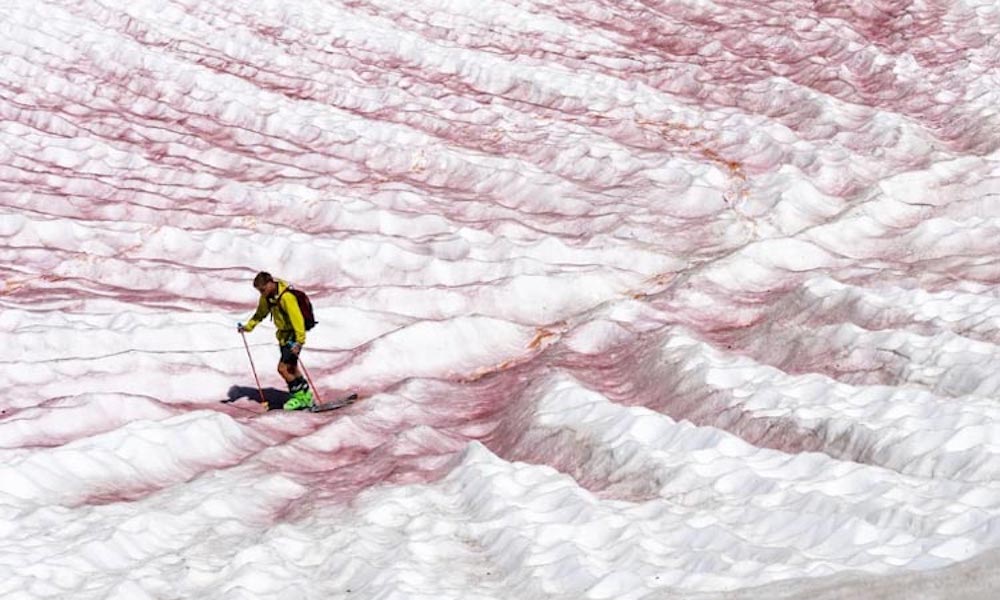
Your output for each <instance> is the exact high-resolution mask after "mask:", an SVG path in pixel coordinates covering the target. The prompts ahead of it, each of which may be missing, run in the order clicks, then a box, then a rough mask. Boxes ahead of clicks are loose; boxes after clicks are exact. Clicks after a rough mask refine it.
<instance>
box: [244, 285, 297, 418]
mask: <svg viewBox="0 0 1000 600" xmlns="http://www.w3.org/2000/svg"><path fill="white" fill-rule="evenodd" d="M253 287H254V288H255V289H256V290H257V291H258V292H260V301H259V302H258V303H257V312H255V313H254V314H253V316H252V317H251V318H250V320H249V321H247V323H246V325H244V324H242V323H240V324H238V325H237V329H238V330H239V331H241V332H243V331H247V332H249V331H253V329H254V327H256V326H257V325H258V324H259V323H260V322H261V321H263V320H264V317H266V316H267V315H268V313H270V314H271V318H272V319H273V320H274V326H275V327H276V328H277V329H278V331H277V333H276V335H277V337H278V344H280V347H281V359H280V361H279V362H278V373H279V374H281V377H282V378H283V379H284V380H285V383H287V384H288V391H289V392H290V393H291V398H289V399H288V401H287V402H285V405H284V409H285V410H301V409H303V408H309V407H310V406H312V403H313V396H312V392H311V391H309V382H308V381H306V378H305V377H303V376H302V373H301V371H299V352H301V351H302V346H303V345H304V344H305V343H306V327H305V318H304V317H303V316H302V311H301V310H300V309H299V303H298V300H297V299H296V298H295V294H292V293H291V292H290V291H289V286H288V283H287V282H285V281H282V280H281V279H274V278H273V277H271V274H270V273H266V272H263V271H261V272H260V273H257V276H256V277H254V279H253ZM286 292H287V293H286Z"/></svg>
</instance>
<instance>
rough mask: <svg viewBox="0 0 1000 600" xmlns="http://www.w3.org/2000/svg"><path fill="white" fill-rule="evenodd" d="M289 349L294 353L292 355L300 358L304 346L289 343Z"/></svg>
mask: <svg viewBox="0 0 1000 600" xmlns="http://www.w3.org/2000/svg"><path fill="white" fill-rule="evenodd" d="M288 349H289V350H291V351H292V354H294V355H295V356H298V355H299V352H301V351H302V344H300V343H298V342H288Z"/></svg>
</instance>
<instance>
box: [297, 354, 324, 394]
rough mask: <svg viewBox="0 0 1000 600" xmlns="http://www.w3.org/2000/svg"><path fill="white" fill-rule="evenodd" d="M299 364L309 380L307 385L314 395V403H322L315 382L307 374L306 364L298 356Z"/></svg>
mask: <svg viewBox="0 0 1000 600" xmlns="http://www.w3.org/2000/svg"><path fill="white" fill-rule="evenodd" d="M299 366H300V367H302V372H303V373H305V374H306V380H307V381H308V382H309V387H311V388H312V391H313V396H315V397H316V404H320V403H322V400H320V398H319V390H317V389H316V384H314V383H313V380H312V377H310V376H309V371H308V370H307V369H306V364H305V363H304V362H302V357H301V356H300V357H299Z"/></svg>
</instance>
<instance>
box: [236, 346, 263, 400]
mask: <svg viewBox="0 0 1000 600" xmlns="http://www.w3.org/2000/svg"><path fill="white" fill-rule="evenodd" d="M240 336H241V337H242V338H243V347H244V348H246V349H247V358H249V359H250V370H251V371H253V380H254V381H256V382H257V391H258V392H260V402H261V404H267V400H265V399H264V390H263V389H262V388H261V387H260V378H258V377H257V367H255V366H253V356H252V355H251V354H250V344H248V343H247V334H245V333H243V331H240Z"/></svg>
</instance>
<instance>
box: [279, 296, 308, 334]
mask: <svg viewBox="0 0 1000 600" xmlns="http://www.w3.org/2000/svg"><path fill="white" fill-rule="evenodd" d="M286 292H291V293H292V295H293V296H295V300H296V301H297V302H298V303H299V310H300V311H302V320H304V321H305V322H306V331H309V330H310V329H312V328H313V327H315V326H316V317H315V316H314V315H313V305H312V302H310V301H309V296H306V293H305V292H303V291H302V290H297V289H295V288H293V287H292V286H288V287H287V288H285V291H284V292H281V294H278V306H279V307H280V306H281V295H282V294H284V293H286ZM282 310H283V311H284V309H282ZM285 316H286V317H287V316H288V313H285Z"/></svg>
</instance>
